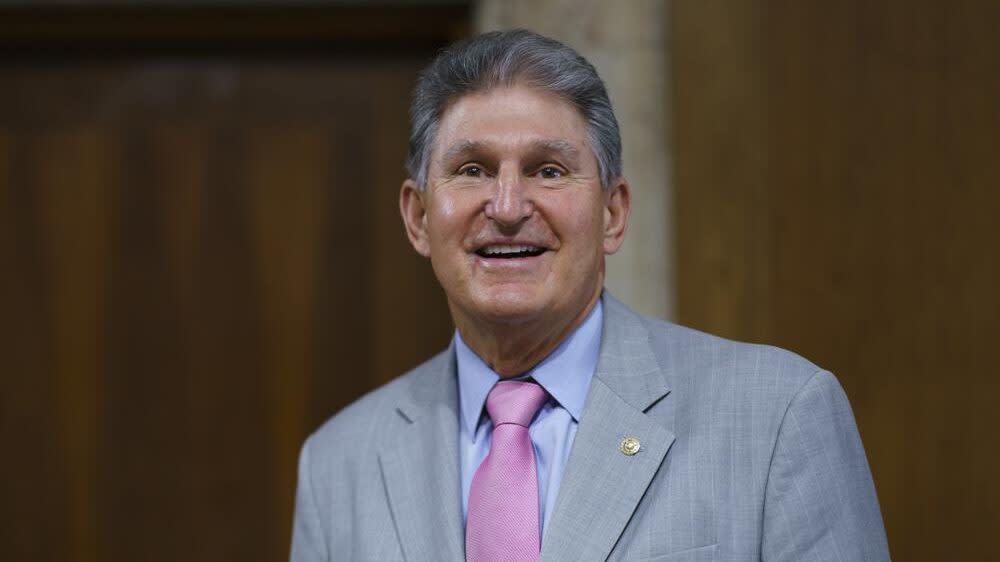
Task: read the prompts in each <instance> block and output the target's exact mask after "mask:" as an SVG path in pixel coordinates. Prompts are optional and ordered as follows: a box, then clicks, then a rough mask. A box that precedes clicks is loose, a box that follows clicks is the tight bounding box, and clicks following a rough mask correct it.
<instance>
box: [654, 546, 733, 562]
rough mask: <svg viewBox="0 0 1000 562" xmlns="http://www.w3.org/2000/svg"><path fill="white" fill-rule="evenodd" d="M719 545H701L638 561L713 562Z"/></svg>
mask: <svg viewBox="0 0 1000 562" xmlns="http://www.w3.org/2000/svg"><path fill="white" fill-rule="evenodd" d="M718 546H719V545H717V544H710V545H708V546H699V547H698V548H690V549H688V550H681V551H678V552H671V553H670V554H663V555H661V556H654V557H653V558H643V559H642V560H641V561H637V562H711V561H713V560H715V552H716V551H717V550H718Z"/></svg>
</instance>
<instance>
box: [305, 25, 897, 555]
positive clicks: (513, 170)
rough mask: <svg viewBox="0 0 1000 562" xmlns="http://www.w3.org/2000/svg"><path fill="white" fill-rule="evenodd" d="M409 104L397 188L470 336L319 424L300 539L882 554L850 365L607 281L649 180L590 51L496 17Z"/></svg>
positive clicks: (338, 545) (418, 545)
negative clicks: (677, 317)
mask: <svg viewBox="0 0 1000 562" xmlns="http://www.w3.org/2000/svg"><path fill="white" fill-rule="evenodd" d="M411 113H412V114H411V117H412V132H411V138H410V153H409V160H408V170H409V174H410V179H407V180H406V182H404V184H403V187H402V190H401V193H400V210H401V212H402V216H403V222H404V224H405V228H406V233H407V236H408V237H409V239H410V242H411V243H412V245H413V247H414V248H415V249H416V251H417V252H419V253H420V254H421V255H423V256H425V257H428V258H429V259H430V261H431V265H432V266H433V269H434V272H435V275H436V276H437V278H438V280H439V282H440V283H441V286H442V287H443V288H444V291H445V294H446V296H447V299H448V305H449V308H450V312H451V316H452V318H453V320H454V323H455V326H456V332H455V336H454V339H453V342H452V345H451V346H450V347H449V348H448V349H447V350H445V351H444V352H443V353H441V354H440V355H438V356H436V357H434V358H433V359H431V360H430V361H428V362H427V363H425V364H423V365H421V366H419V367H417V368H416V369H414V370H413V371H411V372H409V373H407V374H405V375H403V376H402V377H400V378H398V379H396V380H395V381H393V382H391V383H389V384H388V385H386V386H385V387H383V388H381V389H378V390H376V391H374V392H372V393H370V394H368V395H367V396H365V397H363V398H361V399H360V400H358V401H357V402H356V403H354V404H353V405H351V406H349V407H347V408H346V409H345V410H343V411H342V412H340V413H339V414H337V415H336V416H335V417H334V418H333V419H331V420H330V421H329V422H327V423H326V424H325V425H324V426H323V427H322V428H320V429H319V430H318V431H317V432H316V433H315V434H313V435H312V436H311V437H310V438H309V439H308V440H307V441H306V443H305V445H304V446H303V449H302V455H301V459H300V474H299V489H298V494H297V500H296V502H297V503H296V514H295V525H294V538H293V545H292V560H294V561H295V562H312V561H320V560H324V561H325V560H379V561H383V560H409V561H420V560H463V559H465V560H469V561H477V562H478V561H485V560H537V559H539V557H540V559H541V560H566V561H577V560H672V561H681V560H684V561H696V560H788V561H793V560H794V561H800V560H886V559H888V551H887V547H886V542H885V534H884V530H883V527H882V521H881V515H880V513H879V507H878V501H877V499H876V496H875V489H874V486H873V484H872V480H871V476H870V473H869V469H868V465H867V461H866V460H865V455H864V451H863V449H862V446H861V442H860V439H859V437H858V433H857V429H856V427H855V424H854V420H853V417H852V414H851V411H850V407H849V405H848V403H847V400H846V398H845V396H844V393H843V391H842V390H841V388H840V386H839V385H838V383H837V382H836V379H834V377H833V376H832V375H830V374H829V373H827V372H825V371H823V370H821V369H819V368H817V367H815V366H814V365H812V364H810V363H809V362H807V361H805V360H804V359H801V358H799V357H797V356H795V355H793V354H791V353H788V352H786V351H782V350H779V349H775V348H771V347H764V346H755V345H747V344H740V343H735V342H731V341H726V340H722V339H719V338H715V337H713V336H709V335H706V334H702V333H698V332H695V331H692V330H688V329H685V328H681V327H679V326H675V325H672V324H668V323H664V322H660V321H657V320H653V319H650V318H645V317H642V316H639V315H637V314H635V313H634V312H632V311H631V310H629V309H628V308H627V307H626V306H625V305H624V304H622V303H620V302H618V301H617V300H615V299H614V298H613V297H612V296H610V295H609V294H608V293H607V292H604V291H603V283H604V257H605V255H607V254H612V253H614V252H615V251H616V250H617V249H618V248H619V246H620V245H621V244H622V242H623V240H624V237H625V231H626V228H627V225H628V218H629V210H630V207H631V194H630V189H629V185H628V182H627V181H626V180H625V179H624V177H623V176H622V170H621V148H620V140H619V134H618V125H617V122H616V120H615V118H614V114H613V112H612V110H611V105H610V102H609V100H608V96H607V94H606V92H605V89H604V85H603V83H602V82H601V80H600V78H599V77H598V76H597V74H596V72H595V71H594V69H593V67H591V65H590V64H589V63H587V62H586V61H585V60H584V59H582V58H581V57H580V56H579V55H577V54H576V53H575V52H574V51H572V50H571V49H569V48H568V47H565V46H564V45H561V44H559V43H557V42H555V41H552V40H550V39H546V38H544V37H541V36H538V35H535V34H532V33H529V32H526V31H514V32H507V33H489V34H485V35H480V36H478V37H474V38H472V39H471V40H467V41H464V42H461V43H459V44H457V45H455V46H453V47H452V48H451V49H449V50H448V51H446V52H444V53H442V54H441V55H440V56H439V57H438V58H437V59H436V60H435V61H434V63H433V64H432V65H431V66H430V67H429V68H428V69H427V70H426V71H425V72H424V73H423V74H422V75H421V78H420V80H419V83H418V85H417V89H416V92H415V95H414V100H413V106H412V112H411ZM640 165H641V164H640Z"/></svg>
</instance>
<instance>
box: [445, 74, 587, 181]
mask: <svg viewBox="0 0 1000 562" xmlns="http://www.w3.org/2000/svg"><path fill="white" fill-rule="evenodd" d="M485 150H497V151H514V150H517V151H520V152H539V151H550V152H559V153H562V154H565V155H567V156H575V157H577V158H581V157H585V153H588V152H592V147H591V143H590V139H589V135H588V127H587V123H586V121H585V120H584V118H583V115H582V114H581V113H580V111H579V109H578V108H577V107H576V106H575V105H574V104H572V103H570V102H569V101H567V100H566V99H564V98H563V97H561V96H559V95H557V94H553V93H551V92H546V91H540V90H537V89H534V88H530V87H527V86H523V85H516V86H512V87H502V88H493V89H490V90H486V91H477V92H470V93H467V94H464V95H462V96H460V97H458V98H456V99H454V100H452V102H451V103H449V104H448V106H447V107H446V108H445V109H444V111H443V112H442V114H441V119H440V120H439V124H438V130H437V131H436V134H435V138H434V141H433V148H432V153H431V162H432V165H433V163H435V162H438V163H439V162H442V161H445V160H448V159H449V158H451V157H453V156H455V155H456V154H462V153H469V152H482V151H485Z"/></svg>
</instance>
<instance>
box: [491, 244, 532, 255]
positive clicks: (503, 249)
mask: <svg viewBox="0 0 1000 562" xmlns="http://www.w3.org/2000/svg"><path fill="white" fill-rule="evenodd" d="M539 250H541V248H539V247H537V246H502V245H496V246H486V247H485V248H483V249H482V252H483V253H484V254H486V255H488V256H502V255H504V254H519V253H521V252H537V251H539Z"/></svg>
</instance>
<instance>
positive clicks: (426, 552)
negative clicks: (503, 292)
mask: <svg viewBox="0 0 1000 562" xmlns="http://www.w3.org/2000/svg"><path fill="white" fill-rule="evenodd" d="M454 357H455V353H454V349H453V348H451V347H449V348H448V350H447V351H445V352H444V353H442V354H440V355H438V356H437V357H435V358H434V359H432V360H431V361H429V362H427V363H425V364H424V365H422V366H421V367H418V368H417V369H416V371H415V372H414V373H412V375H411V376H410V377H408V380H406V381H404V383H406V384H409V385H410V388H409V391H408V392H406V393H404V395H405V397H404V398H403V399H402V400H400V402H399V404H398V405H397V410H396V414H398V415H399V417H400V420H399V426H398V430H397V431H396V432H395V433H394V434H393V435H392V437H391V438H390V439H389V442H388V443H387V445H386V446H385V447H383V449H382V450H381V451H380V454H379V463H380V466H381V469H382V473H383V474H382V475H383V482H384V483H385V487H386V493H387V495H388V498H389V506H390V509H391V510H392V515H393V522H394V523H395V526H396V531H397V533H398V535H399V540H400V543H401V546H402V548H403V552H404V553H405V558H406V559H407V560H431V559H436V560H463V559H464V558H465V556H464V552H465V546H464V544H465V539H464V531H463V528H464V526H463V524H462V496H461V491H460V488H461V478H460V476H459V458H458V386H457V382H456V375H455V360H454ZM431 510H435V511H433V512H432V511H431Z"/></svg>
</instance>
